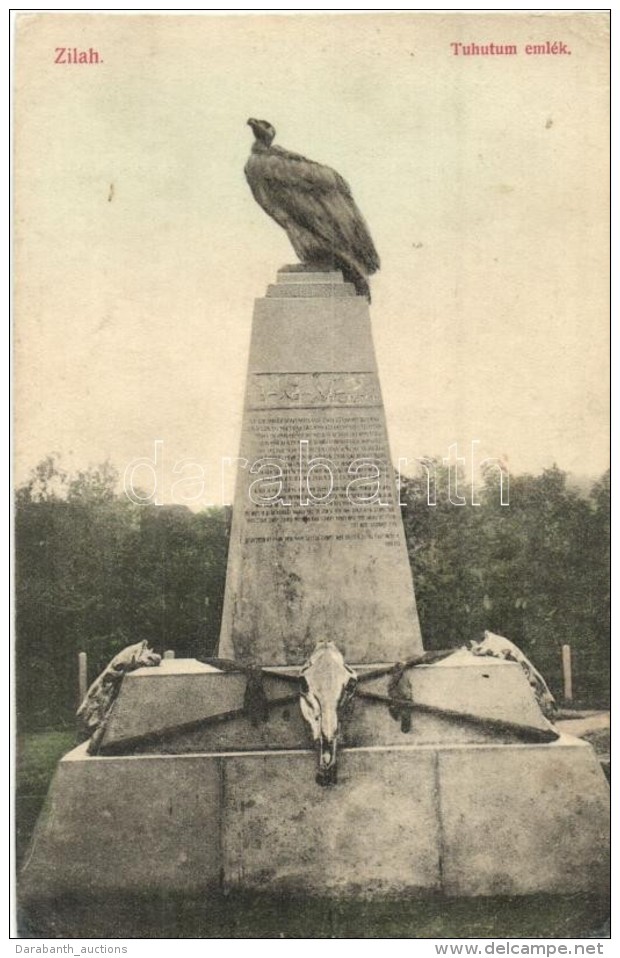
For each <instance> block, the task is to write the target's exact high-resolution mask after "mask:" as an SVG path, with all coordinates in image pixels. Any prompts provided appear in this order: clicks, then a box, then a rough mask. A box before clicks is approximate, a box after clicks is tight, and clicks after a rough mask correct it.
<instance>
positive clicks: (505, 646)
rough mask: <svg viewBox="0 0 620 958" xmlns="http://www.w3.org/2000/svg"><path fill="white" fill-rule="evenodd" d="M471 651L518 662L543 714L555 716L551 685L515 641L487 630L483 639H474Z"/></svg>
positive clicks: (475, 653) (548, 716)
mask: <svg viewBox="0 0 620 958" xmlns="http://www.w3.org/2000/svg"><path fill="white" fill-rule="evenodd" d="M470 651H471V652H473V653H474V655H491V656H493V657H494V658H497V659H506V660H507V661H508V662H518V663H519V665H520V666H521V668H522V669H523V671H524V672H525V676H526V678H527V680H528V682H529V683H530V686H531V687H532V691H533V692H534V695H535V696H536V698H537V699H538V704H539V705H540V708H541V711H542V712H543V715H546V716H547V718H550V717H552V716H553V714H554V713H555V710H556V704H555V699H554V697H553V695H552V694H551V691H550V689H549V686H548V685H547V683H546V682H545V680H544V678H543V677H542V675H541V674H540V672H539V671H538V669H536V668H534V666H533V665H532V663H531V662H530V660H529V659H528V658H527V657H526V656H525V655H524V654H523V652H522V651H521V649H520V648H519V647H518V646H517V645H515V644H514V642H511V641H510V639H506V638H504V636H503V635H495V633H494V632H485V633H484V639H482V641H480V642H476V641H473V642H471V643H470Z"/></svg>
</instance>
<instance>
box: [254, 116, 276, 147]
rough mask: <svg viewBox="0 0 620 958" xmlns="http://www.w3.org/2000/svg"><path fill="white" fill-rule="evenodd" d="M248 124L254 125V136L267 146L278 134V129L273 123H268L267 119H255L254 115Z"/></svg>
mask: <svg viewBox="0 0 620 958" xmlns="http://www.w3.org/2000/svg"><path fill="white" fill-rule="evenodd" d="M248 126H251V127H252V130H253V131H254V136H255V137H256V139H257V140H258V141H259V142H260V143H264V144H265V146H270V145H271V141H272V140H273V138H274V136H275V135H276V131H275V130H274V128H273V127H272V125H271V123H268V122H267V120H255V119H254V118H253V117H250V119H249V120H248Z"/></svg>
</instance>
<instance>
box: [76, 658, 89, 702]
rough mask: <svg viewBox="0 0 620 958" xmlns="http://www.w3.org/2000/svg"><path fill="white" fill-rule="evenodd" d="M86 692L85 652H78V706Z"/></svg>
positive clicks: (86, 668)
mask: <svg viewBox="0 0 620 958" xmlns="http://www.w3.org/2000/svg"><path fill="white" fill-rule="evenodd" d="M87 691H88V656H87V655H86V652H78V696H79V700H80V701H79V703H78V704H79V705H81V704H82V702H83V701H84V698H85V696H86V693H87Z"/></svg>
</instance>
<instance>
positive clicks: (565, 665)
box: [562, 645, 573, 702]
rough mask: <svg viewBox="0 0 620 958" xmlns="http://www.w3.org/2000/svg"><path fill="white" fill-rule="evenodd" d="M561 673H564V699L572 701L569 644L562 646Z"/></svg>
mask: <svg viewBox="0 0 620 958" xmlns="http://www.w3.org/2000/svg"><path fill="white" fill-rule="evenodd" d="M562 673H563V675H564V701H565V702H572V701H573V672H572V668H571V656H570V645H563V646H562Z"/></svg>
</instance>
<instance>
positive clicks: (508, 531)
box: [15, 457, 610, 728]
mask: <svg viewBox="0 0 620 958" xmlns="http://www.w3.org/2000/svg"><path fill="white" fill-rule="evenodd" d="M442 479H444V480H445V473H442V470H441V469H440V468H439V467H438V480H439V481H438V489H439V490H440V492H439V493H438V495H437V505H435V506H429V505H428V504H427V482H426V477H425V476H420V477H416V478H414V479H407V480H404V481H403V486H402V490H401V499H402V502H403V510H402V512H403V519H404V523H405V531H406V535H407V540H408V546H409V556H410V561H411V565H412V569H413V573H414V580H415V587H416V596H417V601H418V608H419V613H420V619H421V625H422V634H423V637H424V642H425V646H426V647H427V648H445V647H448V646H458V645H461V644H464V643H466V642H468V641H470V640H471V639H472V638H480V637H481V636H482V632H483V630H484V629H490V630H491V631H493V632H498V633H500V634H501V635H505V636H507V637H508V638H510V639H511V640H512V641H513V642H516V643H517V645H519V646H520V647H521V648H522V649H523V651H524V652H525V653H526V654H527V655H528V656H529V657H530V658H531V659H532V660H533V662H534V663H535V665H536V666H537V667H538V668H539V669H540V670H541V671H542V672H543V674H544V675H545V676H546V678H547V680H548V681H549V684H550V685H551V687H552V690H553V691H554V692H555V693H556V694H557V695H561V660H560V649H561V646H562V644H563V643H569V644H570V645H571V647H572V651H573V669H574V684H575V693H576V696H577V697H578V698H581V699H583V700H592V699H596V700H597V702H601V701H602V700H604V699H605V698H606V696H607V694H608V685H609V634H610V622H609V601H610V595H609V509H610V507H609V474H608V473H606V474H605V475H604V476H603V477H602V478H601V479H600V480H599V481H598V482H597V483H595V485H594V486H593V488H592V491H591V493H590V495H589V496H587V497H586V496H583V495H580V494H579V493H578V492H576V491H573V490H572V489H570V488H568V487H567V483H566V475H565V473H563V472H561V471H560V470H559V469H557V468H553V469H548V470H545V471H544V472H543V473H542V475H540V476H530V475H524V476H520V477H512V478H511V485H510V505H509V506H502V505H500V497H499V491H498V488H497V482H496V479H495V475H494V473H493V471H491V473H490V474H489V475H488V476H487V477H486V480H485V483H484V486H483V488H482V489H481V490H480V492H479V493H478V499H479V501H480V506H472V505H471V504H470V503H469V502H468V504H467V505H463V506H455V505H453V504H452V503H451V502H449V501H448V498H447V496H446V495H442V494H441V489H442V488H444V489H447V483H444V484H443V485H442ZM117 480H118V477H117V475H116V473H115V471H114V470H113V469H112V468H111V467H109V466H108V465H104V466H102V467H100V468H98V469H93V470H87V471H85V472H81V473H78V474H77V475H76V476H69V475H67V474H66V473H64V472H63V470H62V469H61V468H60V467H59V465H58V464H57V463H56V462H55V460H54V459H53V458H52V457H48V459H46V460H45V461H44V462H42V463H41V464H40V465H39V466H38V467H37V469H36V470H34V472H33V475H32V478H31V480H30V481H29V482H28V483H26V484H25V485H24V486H22V487H21V488H20V489H19V490H18V493H17V504H16V535H15V539H16V633H17V635H16V691H17V709H18V720H19V724H20V726H21V727H22V728H43V727H51V726H56V725H59V724H68V723H71V722H72V721H73V714H74V711H75V707H76V705H77V702H76V697H77V653H78V652H80V651H85V652H87V653H88V664H89V679H90V680H92V679H93V678H94V677H95V676H96V674H97V673H98V672H99V671H100V670H101V669H103V668H104V667H105V665H106V664H107V662H108V661H109V660H110V658H112V656H113V655H115V654H116V653H117V652H118V651H120V650H121V649H122V648H123V647H124V646H126V645H129V644H131V643H134V642H137V641H139V640H142V639H146V640H147V641H148V642H149V644H150V645H151V646H152V647H153V648H154V649H155V650H156V651H158V652H160V653H161V652H163V651H165V650H166V649H174V650H175V652H176V655H177V656H178V657H181V656H190V657H191V656H196V655H199V656H205V655H210V654H213V653H214V651H215V649H216V645H217V639H218V635H219V627H220V617H221V612H222V603H223V594H224V582H225V574H226V556H227V551H228V537H229V532H230V518H231V510H230V509H229V508H211V509H207V510H204V511H202V512H198V513H193V512H191V511H190V510H189V509H187V508H186V507H184V506H155V505H136V504H134V503H132V502H130V501H129V500H128V499H127V498H126V497H125V496H124V495H123V494H118V493H117V492H116V489H117ZM459 491H465V492H467V490H466V489H465V490H463V489H461V490H459ZM333 638H334V639H335V640H336V641H337V636H334V637H333Z"/></svg>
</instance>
